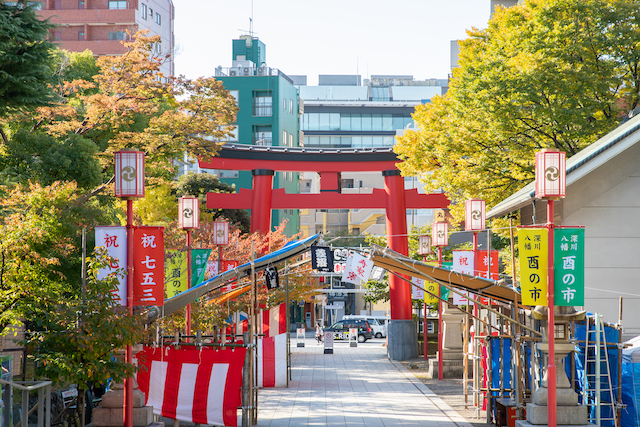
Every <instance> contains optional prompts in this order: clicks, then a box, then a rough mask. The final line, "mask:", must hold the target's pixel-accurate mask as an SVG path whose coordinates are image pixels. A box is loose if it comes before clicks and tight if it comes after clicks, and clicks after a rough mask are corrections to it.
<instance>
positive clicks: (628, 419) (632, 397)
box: [621, 348, 640, 427]
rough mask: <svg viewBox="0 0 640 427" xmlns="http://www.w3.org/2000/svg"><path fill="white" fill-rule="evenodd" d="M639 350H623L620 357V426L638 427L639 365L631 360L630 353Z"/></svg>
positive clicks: (639, 412) (639, 400)
mask: <svg viewBox="0 0 640 427" xmlns="http://www.w3.org/2000/svg"><path fill="white" fill-rule="evenodd" d="M633 351H640V348H635V349H633V350H632V349H628V350H624V353H623V356H622V404H623V405H626V407H623V408H622V424H621V425H622V426H625V427H638V426H640V363H638V362H636V363H634V362H633V361H632V360H631V352H633Z"/></svg>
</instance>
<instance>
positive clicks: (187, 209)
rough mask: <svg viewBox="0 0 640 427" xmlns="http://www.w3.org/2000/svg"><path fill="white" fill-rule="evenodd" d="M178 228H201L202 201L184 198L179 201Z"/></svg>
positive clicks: (189, 197)
mask: <svg viewBox="0 0 640 427" xmlns="http://www.w3.org/2000/svg"><path fill="white" fill-rule="evenodd" d="M178 227H180V228H198V227H200V200H198V198H197V197H191V196H184V197H180V198H179V199H178Z"/></svg>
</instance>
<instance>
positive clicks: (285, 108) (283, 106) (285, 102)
mask: <svg viewBox="0 0 640 427" xmlns="http://www.w3.org/2000/svg"><path fill="white" fill-rule="evenodd" d="M282 109H283V110H284V111H287V100H286V99H284V98H283V99H282Z"/></svg>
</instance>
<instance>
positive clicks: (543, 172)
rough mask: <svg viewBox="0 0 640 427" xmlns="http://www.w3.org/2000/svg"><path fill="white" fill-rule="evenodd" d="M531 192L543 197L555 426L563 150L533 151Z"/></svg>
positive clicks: (552, 421)
mask: <svg viewBox="0 0 640 427" xmlns="http://www.w3.org/2000/svg"><path fill="white" fill-rule="evenodd" d="M535 161H536V167H535V175H536V180H535V196H536V198H540V199H547V233H548V248H549V249H548V261H547V305H548V307H547V313H548V315H547V318H548V323H547V333H548V344H549V354H548V361H547V393H548V395H547V402H548V403H547V404H548V420H547V422H548V425H549V427H557V425H558V413H557V407H556V402H557V400H556V363H555V312H554V311H555V310H554V309H555V307H554V298H553V297H554V283H553V275H554V257H553V230H554V227H555V225H554V214H555V213H554V206H553V202H554V200H556V199H559V198H563V197H565V195H566V189H567V186H566V172H567V167H566V154H565V153H564V152H561V151H552V150H549V149H544V150H542V151H539V152H537V153H536V155H535Z"/></svg>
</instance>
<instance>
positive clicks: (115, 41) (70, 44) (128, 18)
mask: <svg viewBox="0 0 640 427" xmlns="http://www.w3.org/2000/svg"><path fill="white" fill-rule="evenodd" d="M5 3H9V4H12V3H16V2H5ZM30 3H33V4H35V6H36V8H37V9H39V12H38V14H39V15H40V16H42V17H43V18H48V19H49V20H50V22H51V23H53V24H56V25H57V26H58V27H57V28H55V29H53V30H52V36H53V39H54V41H55V42H57V43H58V44H59V45H60V47H61V48H62V49H65V50H68V51H70V52H83V51H85V50H87V49H88V50H90V51H91V52H93V54H94V55H96V56H103V55H107V56H109V55H121V54H123V53H124V52H125V48H124V46H122V43H121V41H123V40H127V39H128V38H129V35H128V34H127V31H128V32H129V33H130V34H131V35H133V34H135V33H136V32H137V31H138V30H148V31H149V33H148V34H149V35H158V36H160V37H161V43H159V44H157V45H156V46H155V47H154V49H155V52H154V54H155V55H157V56H161V55H165V54H167V53H170V56H169V58H168V59H167V60H166V61H165V63H164V64H163V66H162V68H161V71H162V73H163V74H164V76H165V78H167V77H169V76H172V75H173V74H174V62H173V61H174V58H173V51H174V34H173V22H174V16H175V10H174V6H173V1H172V0H42V1H35V2H30Z"/></svg>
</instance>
